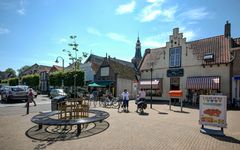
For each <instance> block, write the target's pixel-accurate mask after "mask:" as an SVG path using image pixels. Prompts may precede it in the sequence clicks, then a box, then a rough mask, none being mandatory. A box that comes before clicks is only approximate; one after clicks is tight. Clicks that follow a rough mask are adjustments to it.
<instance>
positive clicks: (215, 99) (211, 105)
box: [199, 95, 227, 128]
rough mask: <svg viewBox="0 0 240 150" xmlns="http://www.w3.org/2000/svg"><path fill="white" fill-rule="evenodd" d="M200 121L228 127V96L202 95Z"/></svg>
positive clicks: (210, 124)
mask: <svg viewBox="0 0 240 150" xmlns="http://www.w3.org/2000/svg"><path fill="white" fill-rule="evenodd" d="M199 104H200V108H199V111H200V113H199V123H200V124H201V125H209V126H216V127H221V128H226V127H227V123H226V118H227V116H226V115H227V96H220V95H200V99H199Z"/></svg>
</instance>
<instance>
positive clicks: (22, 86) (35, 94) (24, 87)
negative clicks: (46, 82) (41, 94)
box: [17, 85, 38, 98]
mask: <svg viewBox="0 0 240 150" xmlns="http://www.w3.org/2000/svg"><path fill="white" fill-rule="evenodd" d="M17 87H20V88H23V89H24V90H25V91H26V92H27V93H28V90H29V87H28V86H27V85H18V86H17ZM32 91H33V95H34V97H35V98H36V97H37V95H38V94H37V92H36V91H35V90H33V89H32Z"/></svg>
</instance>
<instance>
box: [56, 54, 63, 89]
mask: <svg viewBox="0 0 240 150" xmlns="http://www.w3.org/2000/svg"><path fill="white" fill-rule="evenodd" d="M58 58H61V59H62V68H63V72H64V59H63V58H62V57H61V56H58V57H57V59H56V61H55V62H56V63H59V61H58ZM63 87H64V79H62V88H63Z"/></svg>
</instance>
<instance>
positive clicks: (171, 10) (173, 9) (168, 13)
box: [162, 6, 178, 21]
mask: <svg viewBox="0 0 240 150" xmlns="http://www.w3.org/2000/svg"><path fill="white" fill-rule="evenodd" d="M177 8H178V7H177V6H174V7H170V8H168V9H164V10H163V12H162V15H163V16H165V17H167V20H166V21H173V20H174V15H175V13H176V11H177Z"/></svg>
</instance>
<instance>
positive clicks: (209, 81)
mask: <svg viewBox="0 0 240 150" xmlns="http://www.w3.org/2000/svg"><path fill="white" fill-rule="evenodd" d="M186 88H187V89H195V90H199V89H204V90H218V89H220V77H219V76H197V77H188V78H187V82H186Z"/></svg>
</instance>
